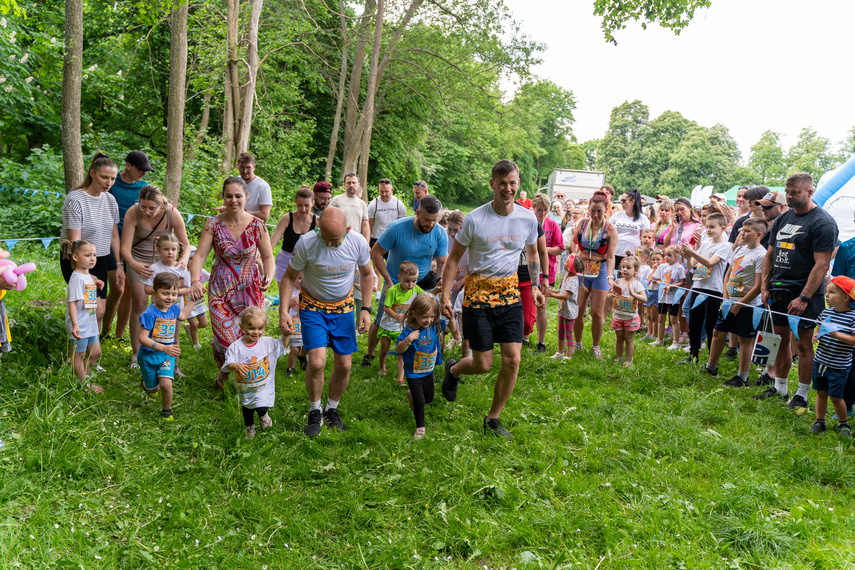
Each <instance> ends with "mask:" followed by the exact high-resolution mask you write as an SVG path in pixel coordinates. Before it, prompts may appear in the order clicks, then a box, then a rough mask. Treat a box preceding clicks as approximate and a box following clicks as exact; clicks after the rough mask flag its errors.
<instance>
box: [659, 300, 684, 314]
mask: <svg viewBox="0 0 855 570" xmlns="http://www.w3.org/2000/svg"><path fill="white" fill-rule="evenodd" d="M659 314H660V315H671V316H672V317H676V316H677V315H679V314H680V303H659Z"/></svg>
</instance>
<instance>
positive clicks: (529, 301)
mask: <svg viewBox="0 0 855 570" xmlns="http://www.w3.org/2000/svg"><path fill="white" fill-rule="evenodd" d="M519 288H520V301H522V305H523V336H528V335H530V334H531V333H532V331H534V323H535V321H536V320H537V307H535V306H534V298H533V297H532V296H531V281H523V282H522V283H520V284H519Z"/></svg>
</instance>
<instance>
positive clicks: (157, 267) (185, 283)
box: [142, 234, 198, 378]
mask: <svg viewBox="0 0 855 570" xmlns="http://www.w3.org/2000/svg"><path fill="white" fill-rule="evenodd" d="M154 247H155V248H156V249H157V253H158V254H160V261H158V262H157V263H152V264H151V265H150V266H149V270H151V276H150V277H149V278H148V279H144V280H143V282H142V283H143V285H145V293H146V295H151V294H152V293H154V289H153V287H152V285H153V284H154V278H155V277H157V276H158V274H160V273H171V274H173V275H175V276H177V277H178V279H179V286H178V299H177V300H176V302H175V305H176V306H177V307H178V309H179V310H181V309H182V308H183V307H184V298H185V297H186V296H188V295H189V294H190V272H189V271H187V268H186V267H184V266H182V265H178V259H179V258H180V257H181V247H182V246H181V242H180V241H178V238H176V237H175V236H174V235H172V234H166V235H162V236H160V237H158V238H157V239H156V240H155V242H154ZM193 309H194V310H195V309H196V307H195V306H194V307H193ZM191 314H192V312H191ZM197 339H198V337H197ZM180 344H181V343H180V342H179V338H178V329H176V330H175V346H179V347H180ZM194 344H195V343H194ZM175 375H176V376H177V377H179V378H184V374H183V373H182V372H181V370H180V369H179V368H178V357H177V356H176V357H175Z"/></svg>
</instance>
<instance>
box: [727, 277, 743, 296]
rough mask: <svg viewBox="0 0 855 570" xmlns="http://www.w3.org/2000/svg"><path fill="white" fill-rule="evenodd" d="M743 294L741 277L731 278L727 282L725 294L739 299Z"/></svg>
mask: <svg viewBox="0 0 855 570" xmlns="http://www.w3.org/2000/svg"><path fill="white" fill-rule="evenodd" d="M744 294H745V284H744V283H742V280H741V279H731V280H730V281H728V282H727V296H728V297H730V298H733V299H740V298H742V296H743V295H744Z"/></svg>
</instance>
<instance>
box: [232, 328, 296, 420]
mask: <svg viewBox="0 0 855 570" xmlns="http://www.w3.org/2000/svg"><path fill="white" fill-rule="evenodd" d="M286 354H288V348H287V347H285V346H283V345H282V341H281V340H280V339H278V338H271V337H269V336H263V337H261V338H260V339H258V341H257V342H256V343H255V344H254V345H252V346H247V345H245V344H244V343H243V340H241V339H238V340H236V341H234V342H233V343H232V344H231V346H229V348H228V349H226V363H225V364H224V365H223V367H222V369H221V370H222V371H223V372H229V373H230V374H231V373H232V371H231V370H229V369H228V365H229V364H250V365H251V366H250V370H249V373H248V374H247V375H246V376H244V377H243V378H237V374H231V376H232V377H233V378H235V384H236V385H237V390H238V397H239V398H240V404H241V406H243V407H245V408H253V409H254V408H269V407H271V406H273V402H274V401H275V400H276V380H275V379H276V360H277V359H278V358H279V357H280V356H285V355H286Z"/></svg>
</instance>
